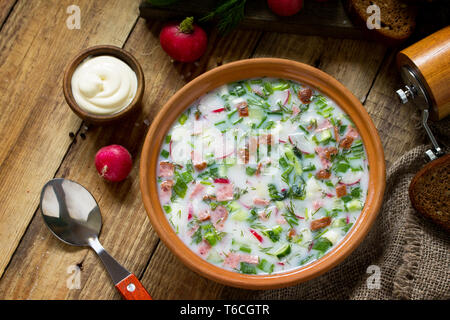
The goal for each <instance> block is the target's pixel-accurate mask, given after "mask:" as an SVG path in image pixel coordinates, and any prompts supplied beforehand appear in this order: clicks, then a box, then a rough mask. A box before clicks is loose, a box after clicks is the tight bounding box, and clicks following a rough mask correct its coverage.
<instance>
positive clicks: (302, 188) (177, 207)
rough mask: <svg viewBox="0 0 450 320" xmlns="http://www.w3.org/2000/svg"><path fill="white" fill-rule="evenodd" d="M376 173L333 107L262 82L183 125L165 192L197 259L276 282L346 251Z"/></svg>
mask: <svg viewBox="0 0 450 320" xmlns="http://www.w3.org/2000/svg"><path fill="white" fill-rule="evenodd" d="M368 171H369V168H368V164H367V157H366V153H365V149H364V145H363V142H362V140H361V137H360V136H359V134H358V131H357V130H356V128H355V126H354V124H353V122H352V121H351V119H350V118H349V117H348V116H347V115H346V114H345V112H344V111H343V110H342V109H341V108H340V107H339V106H337V105H336V104H335V103H334V102H333V101H332V100H330V99H329V98H328V97H326V96H324V95H323V94H321V93H320V92H318V91H316V90H314V89H312V88H309V87H307V86H305V85H302V84H300V83H298V82H294V81H290V80H282V79H272V78H258V79H250V80H245V81H239V82H235V83H230V84H227V85H224V86H222V87H220V88H217V89H216V90H214V91H211V92H209V93H207V94H206V95H204V96H203V97H201V98H200V99H198V101H196V102H195V103H194V104H193V105H192V106H190V107H189V108H188V109H187V110H186V111H185V112H184V113H183V114H182V115H181V116H180V117H179V118H178V120H177V121H176V123H174V124H173V126H172V128H171V129H170V131H169V132H168V134H167V135H166V137H165V140H164V143H163V145H162V149H161V151H160V156H159V165H158V168H157V176H158V180H157V184H158V189H159V198H160V202H161V205H162V207H163V210H164V211H165V213H166V216H167V219H168V221H169V222H170V224H171V225H172V227H173V229H174V231H175V232H176V234H177V235H178V236H179V237H180V239H181V240H182V241H183V242H184V243H185V244H186V245H187V246H188V247H189V248H190V249H191V250H192V251H194V252H195V253H196V254H198V255H199V256H200V257H202V258H203V259H205V260H207V261H209V262H210V263H212V264H215V265H217V266H219V267H222V268H224V269H227V270H232V271H235V272H240V273H245V274H272V273H280V272H285V271H289V270H293V269H296V268H300V267H302V266H304V265H306V264H308V263H311V262H313V261H315V260H317V259H320V258H321V257H322V256H323V255H324V254H326V253H327V252H328V251H329V250H331V249H332V248H333V247H335V246H336V245H337V244H338V243H339V241H341V239H342V238H343V237H344V236H345V235H346V233H347V232H348V231H349V230H350V229H351V227H352V225H353V224H354V223H355V221H356V219H357V218H358V216H359V215H360V213H361V210H362V209H363V206H364V203H365V199H366V195H367V188H368V180H369V175H368Z"/></svg>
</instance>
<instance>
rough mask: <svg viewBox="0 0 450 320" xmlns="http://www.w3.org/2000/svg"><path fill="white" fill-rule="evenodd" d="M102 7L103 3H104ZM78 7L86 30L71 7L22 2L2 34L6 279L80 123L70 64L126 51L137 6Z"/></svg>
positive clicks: (0, 187)
mask: <svg viewBox="0 0 450 320" xmlns="http://www.w3.org/2000/svg"><path fill="white" fill-rule="evenodd" d="M102 2H103V3H102ZM105 3H106V2H105V1H95V2H94V1H79V2H78V5H79V6H80V9H81V18H82V20H81V29H80V30H69V29H68V28H67V27H66V19H67V17H68V15H67V14H66V8H67V6H69V5H71V4H72V2H71V1H48V0H42V1H31V2H30V1H19V2H18V3H17V4H16V5H15V7H14V10H13V11H12V13H11V15H10V16H9V18H8V20H7V21H6V23H5V24H4V25H3V28H2V30H1V33H0V92H2V95H1V96H0V112H1V115H2V116H1V117H0V140H1V141H2V148H0V177H1V182H0V203H2V206H1V208H0V243H1V244H2V245H1V246H0V275H1V274H2V273H3V270H4V268H5V267H6V265H7V264H8V261H9V260H10V257H11V255H12V253H13V252H14V250H15V248H16V246H17V244H18V243H19V241H20V239H21V237H22V235H23V233H24V231H25V230H26V228H27V226H28V224H29V222H30V219H31V218H32V216H33V213H34V212H35V210H36V207H37V205H38V200H39V193H40V189H41V188H42V186H43V185H44V183H45V182H46V181H47V180H49V179H50V178H52V177H53V176H54V174H55V172H56V170H57V169H58V167H59V165H60V163H61V160H62V159H63V157H64V155H65V153H66V151H67V148H68V147H69V145H70V144H71V138H69V132H70V131H74V132H76V131H77V130H78V128H79V127H80V120H79V119H78V118H77V117H76V116H75V115H74V114H72V112H70V109H68V107H67V105H66V104H65V102H64V98H63V95H62V89H61V81H62V75H63V70H64V68H65V64H66V62H67V61H68V60H69V59H70V57H71V56H73V55H74V54H75V53H76V52H77V51H78V50H80V49H81V48H83V47H87V46H90V45H93V44H97V43H107V44H116V45H121V44H122V43H123V42H124V41H125V39H126V37H127V36H128V34H129V32H130V30H131V28H132V27H133V25H134V22H135V21H136V19H137V15H138V12H137V5H138V3H136V2H135V3H134V4H133V3H131V2H127V3H124V2H123V1H119V0H117V1H108V2H107V5H105Z"/></svg>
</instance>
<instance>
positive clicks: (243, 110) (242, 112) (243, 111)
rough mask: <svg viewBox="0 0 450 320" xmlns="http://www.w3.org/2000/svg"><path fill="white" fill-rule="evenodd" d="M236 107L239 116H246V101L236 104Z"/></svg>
mask: <svg viewBox="0 0 450 320" xmlns="http://www.w3.org/2000/svg"><path fill="white" fill-rule="evenodd" d="M236 108H238V112H239V116H240V117H248V104H247V102H245V101H243V102H241V103H239V104H237V105H236Z"/></svg>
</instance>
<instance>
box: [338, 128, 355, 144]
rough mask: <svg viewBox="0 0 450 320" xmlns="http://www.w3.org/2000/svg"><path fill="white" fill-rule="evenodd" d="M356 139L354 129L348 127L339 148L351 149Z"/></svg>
mask: <svg viewBox="0 0 450 320" xmlns="http://www.w3.org/2000/svg"><path fill="white" fill-rule="evenodd" d="M357 137H358V131H356V129H355V128H353V127H350V129H349V130H348V131H347V134H346V135H345V138H344V139H342V140H341V142H340V143H339V146H340V147H341V148H344V149H348V148H350V147H351V145H352V143H353V141H355V139H356V138H357Z"/></svg>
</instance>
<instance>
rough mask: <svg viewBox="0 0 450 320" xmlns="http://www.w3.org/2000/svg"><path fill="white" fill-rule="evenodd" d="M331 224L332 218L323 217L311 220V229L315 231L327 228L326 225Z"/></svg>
mask: <svg viewBox="0 0 450 320" xmlns="http://www.w3.org/2000/svg"><path fill="white" fill-rule="evenodd" d="M330 224H331V218H330V217H323V218H320V219H317V220H313V221H311V226H310V229H311V230H312V231H315V230H319V229H322V228H325V227H327V226H329V225H330Z"/></svg>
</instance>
